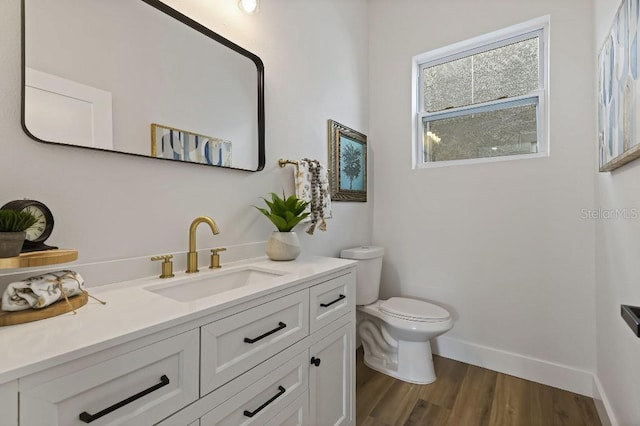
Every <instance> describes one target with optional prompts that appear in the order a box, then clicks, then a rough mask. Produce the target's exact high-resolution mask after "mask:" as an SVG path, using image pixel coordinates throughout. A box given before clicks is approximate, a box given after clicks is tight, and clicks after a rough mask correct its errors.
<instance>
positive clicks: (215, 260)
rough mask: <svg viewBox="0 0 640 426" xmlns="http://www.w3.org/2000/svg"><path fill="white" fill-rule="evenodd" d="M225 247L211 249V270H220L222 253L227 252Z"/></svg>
mask: <svg viewBox="0 0 640 426" xmlns="http://www.w3.org/2000/svg"><path fill="white" fill-rule="evenodd" d="M226 250H227V249H226V248H225V247H218V248H214V249H211V264H210V265H209V269H220V268H221V267H222V266H220V255H219V254H218V253H220V252H221V251H226Z"/></svg>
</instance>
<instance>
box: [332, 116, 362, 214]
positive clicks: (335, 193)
mask: <svg viewBox="0 0 640 426" xmlns="http://www.w3.org/2000/svg"><path fill="white" fill-rule="evenodd" d="M328 133H329V164H330V166H329V169H330V171H331V173H330V179H329V187H330V191H331V200H335V201H359V202H366V201H367V136H366V135H365V134H363V133H360V132H357V131H355V130H353V129H351V128H349V127H347V126H345V125H344V124H340V123H338V122H337V121H334V120H329V122H328Z"/></svg>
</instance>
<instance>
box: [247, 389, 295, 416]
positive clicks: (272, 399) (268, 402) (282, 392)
mask: <svg viewBox="0 0 640 426" xmlns="http://www.w3.org/2000/svg"><path fill="white" fill-rule="evenodd" d="M286 391H287V390H286V389H285V388H283V387H282V386H278V393H277V394H275V395H274V396H272V397H271V399H269V400H268V401H267V402H265V403H264V404H262V405H261V406H259V407H258V408H256V409H255V410H254V411H249V410H244V415H245V416H247V417H253V416H255V415H256V414H258V413H259V412H260V411H262V410H263V409H264V407H266V406H267V405H269V404H271V403H272V402H273V401H275V400H276V399H278V397H279V396H280V395H282V394H284V393H285V392H286Z"/></svg>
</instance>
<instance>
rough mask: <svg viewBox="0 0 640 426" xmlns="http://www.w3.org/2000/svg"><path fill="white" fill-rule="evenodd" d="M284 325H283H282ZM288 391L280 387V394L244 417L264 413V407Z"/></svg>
mask: <svg viewBox="0 0 640 426" xmlns="http://www.w3.org/2000/svg"><path fill="white" fill-rule="evenodd" d="M280 324H282V323H280ZM286 391H287V390H286V389H285V388H283V387H282V386H278V393H277V394H275V395H274V396H272V397H271V399H270V400H268V401H267V402H265V403H264V404H262V405H261V406H259V407H258V408H256V409H255V410H254V411H249V410H244V415H245V416H247V417H253V416H255V415H256V414H258V413H259V412H260V411H262V410H263V409H264V407H266V406H267V405H269V404H271V403H272V402H273V401H275V400H276V399H278V397H279V396H280V395H282V394H284V393H285V392H286Z"/></svg>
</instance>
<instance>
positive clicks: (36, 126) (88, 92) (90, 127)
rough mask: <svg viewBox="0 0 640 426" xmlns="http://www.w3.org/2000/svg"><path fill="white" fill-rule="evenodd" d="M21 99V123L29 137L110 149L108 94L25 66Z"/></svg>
mask: <svg viewBox="0 0 640 426" xmlns="http://www.w3.org/2000/svg"><path fill="white" fill-rule="evenodd" d="M25 102H26V103H27V105H29V108H27V109H26V110H25V113H26V116H25V124H26V126H27V128H28V129H29V131H30V132H31V134H33V136H35V137H37V138H39V139H42V140H45V141H65V143H68V144H70V145H79V146H89V147H94V148H101V149H109V150H112V149H113V132H112V123H111V122H112V119H111V111H112V106H111V93H109V92H106V91H104V90H100V89H96V88H95V87H90V86H85V85H83V84H79V83H76V82H74V81H71V80H66V79H64V78H60V77H56V76H54V75H51V74H47V73H44V72H41V71H36V70H34V69H31V68H27V69H26V70H25Z"/></svg>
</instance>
